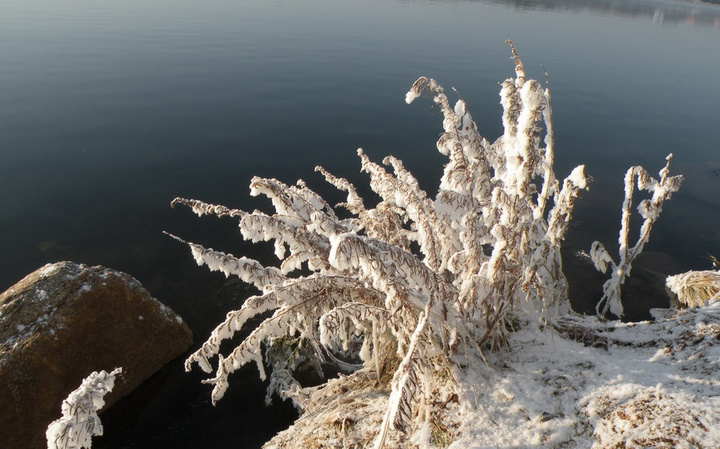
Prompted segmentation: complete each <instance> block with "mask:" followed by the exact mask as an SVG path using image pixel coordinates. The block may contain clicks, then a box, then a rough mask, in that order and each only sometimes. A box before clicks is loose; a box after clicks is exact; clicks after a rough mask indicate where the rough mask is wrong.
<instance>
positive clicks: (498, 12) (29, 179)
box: [0, 0, 720, 447]
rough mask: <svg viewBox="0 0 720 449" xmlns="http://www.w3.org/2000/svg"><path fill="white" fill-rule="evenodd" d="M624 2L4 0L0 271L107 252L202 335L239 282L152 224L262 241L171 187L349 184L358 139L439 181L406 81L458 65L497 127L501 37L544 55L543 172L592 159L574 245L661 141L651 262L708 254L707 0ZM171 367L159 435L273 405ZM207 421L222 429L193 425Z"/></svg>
mask: <svg viewBox="0 0 720 449" xmlns="http://www.w3.org/2000/svg"><path fill="white" fill-rule="evenodd" d="M620 3H621V2H613V1H601V0H597V1H569V0H568V1H559V0H558V1H552V0H548V1H529V0H523V1H514V2H505V1H503V2H501V1H496V2H492V1H372V0H371V1H349V0H339V1H336V0H334V1H329V0H313V1H302V2H301V1H291V0H275V1H245V0H233V1H231V0H207V1H202V2H200V1H191V0H172V1H170V0H151V1H147V0H143V1H140V0H129V1H122V2H118V1H110V0H92V1H90V0H65V1H63V2H55V1H49V0H22V1H20V0H4V1H3V2H2V3H1V4H0V204H2V207H0V236H2V237H0V250H1V251H2V254H3V257H2V259H1V261H0V287H1V288H6V287H8V286H10V285H12V284H13V283H14V282H16V281H17V280H19V279H20V278H21V277H22V276H23V275H25V274H26V273H28V272H30V271H32V270H34V269H35V268H37V267H39V266H40V265H42V264H44V263H47V262H54V261H57V260H66V259H70V260H74V261H77V262H82V263H86V264H102V265H105V266H109V267H112V268H116V269H119V270H122V271H126V272H128V273H130V274H132V275H134V276H135V277H136V278H138V279H139V280H140V281H141V282H143V284H144V285H146V287H148V289H150V290H151V292H152V293H153V295H155V296H156V297H158V298H159V299H161V300H162V301H164V302H166V303H168V304H169V305H171V306H172V307H173V308H175V309H176V310H178V311H179V312H180V313H181V314H182V315H183V316H184V317H185V318H186V320H187V321H188V322H189V323H190V325H191V326H192V327H193V330H194V331H195V332H196V339H197V340H198V341H200V340H201V339H203V338H204V337H205V336H206V335H207V332H208V329H209V328H210V326H212V324H213V323H214V322H215V321H217V320H218V319H219V317H222V316H223V315H224V312H225V310H226V309H227V308H229V307H230V306H232V305H234V304H236V303H237V301H238V300H237V299H234V298H235V297H239V296H241V295H242V293H237V292H235V293H232V294H230V293H227V291H226V290H221V292H223V291H225V293H220V294H218V293H217V291H218V289H219V288H220V287H221V286H222V285H223V279H222V277H218V276H214V275H209V274H206V273H205V269H204V268H196V267H195V266H194V263H193V262H192V260H191V257H190V254H189V252H188V251H187V249H186V248H184V247H182V246H181V245H178V244H177V243H176V242H174V241H172V240H170V239H168V238H167V237H165V236H163V235H162V234H161V231H163V230H167V231H170V232H173V233H175V234H178V235H181V236H183V237H185V238H188V239H191V240H194V241H197V242H199V243H203V244H206V245H209V246H213V247H215V248H217V249H222V250H226V251H233V252H240V251H249V252H250V253H251V254H253V255H255V256H256V257H260V258H264V257H266V256H265V255H263V254H261V253H257V252H253V251H256V250H253V249H251V248H249V247H248V246H247V245H243V244H242V243H240V242H238V241H237V240H238V239H237V238H236V237H237V232H236V230H235V227H234V226H235V225H234V223H233V222H226V221H222V220H216V219H212V218H203V219H198V218H196V217H194V216H192V214H190V213H189V212H188V211H186V210H180V209H178V210H172V209H170V207H169V202H170V200H171V199H172V198H173V197H175V196H185V197H191V198H198V199H203V200H206V201H209V202H216V203H224V204H226V205H229V206H234V207H243V208H255V207H267V204H266V203H265V202H263V201H261V200H256V199H250V198H249V197H248V188H247V186H248V183H249V180H250V178H251V176H253V175H256V174H257V175H262V176H272V177H277V178H279V179H281V180H283V181H285V182H293V181H294V180H296V179H298V178H303V179H305V180H306V181H307V182H308V183H309V184H310V185H311V186H312V187H316V188H317V189H319V190H321V191H323V192H324V191H325V189H327V187H325V186H324V184H323V182H321V181H320V178H319V177H318V176H317V175H316V174H315V173H314V172H313V167H314V166H315V165H317V164H322V165H323V166H325V167H326V168H328V169H329V170H331V171H333V172H334V173H336V174H338V175H342V176H346V177H348V178H350V179H352V180H354V181H356V184H358V185H363V184H364V183H365V178H364V177H363V176H362V175H360V174H359V173H358V171H359V163H358V161H357V159H356V156H355V149H356V148H357V147H363V148H364V149H365V151H366V153H368V154H369V155H370V156H371V157H372V158H374V159H375V160H380V159H381V158H382V157H383V156H385V155H387V154H394V155H396V156H397V157H399V158H401V159H403V160H404V161H405V164H406V166H407V167H409V168H410V169H411V170H412V171H413V172H414V173H416V175H417V176H418V178H419V179H420V181H421V183H422V185H423V186H425V187H426V188H427V189H428V190H429V191H433V190H434V189H436V187H437V180H438V179H439V176H440V173H441V164H442V162H443V159H442V157H441V156H440V155H439V154H438V153H437V152H436V151H435V149H434V142H435V140H436V139H437V137H438V135H439V133H440V131H441V120H440V115H439V113H438V111H435V110H433V109H432V107H431V102H430V100H422V101H419V102H416V103H413V104H412V105H411V106H408V105H406V104H405V102H404V94H405V92H406V91H407V90H408V88H409V87H410V85H411V84H412V82H413V81H414V80H415V79H416V78H417V77H418V76H421V75H425V76H430V77H433V78H436V79H437V80H438V81H440V83H441V84H443V85H444V86H446V88H448V89H449V88H450V87H453V86H454V87H456V88H457V90H458V92H459V94H460V95H461V96H462V97H463V98H464V99H465V100H466V102H467V103H468V105H469V108H470V110H471V112H472V114H473V116H474V117H475V119H476V121H477V122H478V125H479V128H480V130H481V132H482V133H483V134H484V135H485V136H487V137H488V138H489V139H491V140H493V139H495V138H496V137H497V136H498V135H499V134H500V131H501V123H500V106H499V104H498V101H499V98H498V95H497V94H498V90H499V85H498V82H500V81H502V80H504V79H505V78H507V77H509V76H511V75H512V73H513V72H512V70H513V66H512V62H511V61H510V60H509V56H510V55H509V51H508V48H507V46H506V45H505V44H504V43H503V41H504V40H505V39H508V38H510V39H512V40H513V41H514V42H515V44H516V46H517V48H518V51H519V52H520V55H521V57H522V59H523V61H524V63H525V67H526V70H527V71H528V74H529V75H530V76H532V77H534V78H537V79H545V77H546V75H545V72H547V79H548V80H549V83H550V87H551V89H552V92H553V103H554V105H553V107H554V118H555V135H556V152H557V166H556V168H557V172H558V175H560V176H562V175H564V174H566V173H569V171H570V169H571V168H572V167H574V166H575V165H577V164H587V172H588V173H589V174H591V175H592V177H593V178H594V182H593V183H592V185H591V190H590V191H589V192H587V193H586V194H584V195H583V198H582V199H581V201H580V203H579V205H578V210H577V214H576V225H575V227H574V228H573V230H572V233H571V235H570V237H569V243H570V244H571V246H573V247H575V248H584V249H587V248H588V247H589V244H590V242H592V240H594V239H601V240H603V241H604V242H605V243H606V246H608V247H610V248H612V247H614V246H615V243H614V240H615V239H616V234H617V230H618V228H619V215H620V203H621V201H622V176H623V174H624V171H625V170H626V169H627V167H629V166H631V165H635V164H641V165H643V166H645V167H646V168H647V169H648V170H650V171H651V172H657V170H659V169H660V168H661V167H662V165H663V163H664V158H665V156H666V155H667V154H668V153H670V152H672V153H674V154H675V159H674V171H675V172H677V173H683V174H685V175H686V177H687V179H686V182H685V184H684V185H683V187H682V189H681V192H679V193H678V194H677V195H675V196H674V197H673V199H672V200H671V201H670V202H669V203H667V204H666V206H665V211H664V213H663V216H662V217H661V218H660V220H659V222H658V224H657V226H656V229H655V230H654V233H653V236H652V238H651V243H650V244H649V245H648V246H647V249H646V251H647V252H648V253H649V254H652V255H654V257H655V259H656V260H663V261H667V263H666V264H665V266H672V267H675V268H677V269H683V270H685V269H690V268H709V266H710V265H709V259H708V257H707V256H708V254H714V255H716V256H720V232H719V231H720V229H719V226H718V223H720V200H718V192H720V152H719V150H720V145H719V144H720V119H719V117H720V114H719V110H718V108H719V106H718V98H720V92H719V91H720V88H718V84H717V83H716V82H715V80H717V79H718V78H720V45H718V42H720V7H717V6H711V5H699V4H691V3H683V2H674V1H650V0H647V1H634V2H622V4H620ZM328 195H330V196H331V197H333V195H334V193H331V192H329V193H328ZM333 198H337V199H339V196H337V195H336V196H335V197H333ZM228 288H229V287H225V289H228ZM168 376H169V377H166V378H163V379H164V380H158V381H157V384H156V386H157V390H159V391H162V392H163V393H159V395H160V397H161V398H167V397H170V396H172V395H177V391H178V390H181V391H187V390H189V389H190V390H192V391H193V393H190V395H191V396H192V397H191V398H188V397H187V396H182V398H183V399H179V400H178V401H180V402H182V405H176V406H173V407H171V406H168V405H167V403H166V402H165V403H164V404H166V405H162V406H161V405H151V406H147V405H143V407H145V410H165V411H164V412H162V413H160V412H157V413H154V414H155V415H158V414H163V413H165V414H168V413H170V412H168V410H169V409H173V411H174V412H177V413H179V414H180V416H182V417H181V418H178V417H177V416H175V418H174V421H173V422H175V423H177V422H183V423H187V424H186V425H182V426H179V425H177V424H175V425H174V427H172V426H171V427H172V429H173V430H172V431H170V432H171V433H172V434H173V435H178V436H177V440H178V441H184V442H186V443H187V447H190V446H191V445H193V444H195V443H197V442H200V441H208V438H211V437H209V435H217V437H212V438H216V439H215V440H213V441H216V442H217V441H226V439H227V435H228V434H232V432H233V430H232V429H236V428H238V426H241V425H242V424H241V422H245V423H253V424H250V425H247V428H246V429H245V428H243V429H245V430H243V432H246V431H247V432H248V435H249V434H250V432H251V431H259V436H257V437H256V438H255V440H253V441H256V443H253V444H259V443H257V441H261V440H262V439H264V438H266V437H267V434H272V433H273V432H274V431H275V430H273V429H274V428H272V427H268V426H263V425H262V423H263V422H265V423H267V421H268V420H270V418H267V417H265V418H262V417H260V418H257V416H256V418H257V419H259V420H260V424H258V422H257V421H252V419H251V416H245V415H242V414H236V415H235V416H236V417H237V416H240V417H243V416H245V417H244V418H242V419H240V418H237V420H238V422H231V421H228V418H219V417H221V416H224V417H226V416H227V415H228V413H227V410H226V411H225V413H224V414H223V413H221V412H222V410H221V411H215V412H212V411H211V412H209V411H207V408H208V407H209V405H208V404H207V403H206V402H207V391H206V389H205V386H197V387H195V385H196V384H197V379H191V382H192V385H193V386H189V384H188V380H187V379H188V377H187V376H186V375H184V374H183V375H182V376H186V377H180V378H176V377H173V376H175V375H174V374H171V375H170V374H169V375H168ZM254 376H255V373H254V372H253V371H248V374H247V376H246V377H247V378H248V379H250V378H252V377H254ZM168 378H169V379H170V380H168ZM248 382H250V381H249V380H248ZM261 388H262V387H261V386H259V384H257V385H256V386H254V387H250V388H248V390H253V389H255V390H258V389H261ZM243 394H246V395H245V396H243ZM247 394H249V393H247V392H246V393H242V394H240V393H238V395H236V396H235V399H227V400H224V401H226V404H228V405H221V407H225V408H226V409H228V410H234V409H236V408H237V405H238V404H243V403H244V402H245V401H246V400H249V399H247V398H248V396H247ZM193 395H194V396H193ZM256 399H257V398H256ZM258 400H259V399H258ZM158 401H159V400H158ZM166 401H167V400H166ZM183 401H184V402H183ZM203 401H205V402H203ZM231 401H234V402H231ZM159 402H161V403H162V401H159ZM153 404H155V403H153ZM188 404H192V408H191V409H190V408H188V407H190V406H189V405H188ZM253 404H254V403H253ZM153 407H157V408H153ZM163 407H164V408H163ZM233 407H235V408H233ZM250 409H252V407H250ZM212 413H216V415H212V416H213V417H212V419H210V418H208V420H207V421H203V423H204V424H202V425H200V424H198V421H197V420H196V421H193V419H195V418H193V417H197V416H200V415H203V416H204V415H205V414H212ZM273 413H274V412H273ZM148 414H153V413H151V412H145V414H144V415H143V418H142V419H145V420H146V421H142V420H141V422H144V423H145V424H144V425H145V430H143V431H142V432H141V431H138V432H139V433H138V434H137V435H135V436H134V437H133V438H130V439H128V440H126V441H125V442H123V443H114V444H117V445H118V446H117V447H121V446H122V445H126V446H127V447H150V445H151V443H150V441H151V440H152V438H151V437H150V436H148V435H150V434H152V432H150V431H149V430H147V429H148V427H151V424H152V423H154V422H155V421H152V420H151V419H150V418H148V417H147V416H146V415H148ZM246 415H247V413H246ZM250 415H257V414H252V413H251V414H250ZM208 416H210V415H208ZM263 416H264V415H263ZM268 416H269V415H268ZM273 416H274V415H273ZM198 419H199V418H198ZM223 419H224V420H225V421H222V420H223ZM272 419H276V418H272ZM218 420H221V421H222V422H224V423H225V424H224V427H223V424H222V423H221V424H217V425H212V426H211V425H210V424H208V423H209V422H216V421H218ZM263 420H264V421H263ZM119 422H122V420H120V421H119ZM161 423H162V421H161ZM157 425H163V424H157ZM133 426H136V427H138V428H142V426H143V424H137V422H134V423H131V424H127V425H126V426H125V427H129V428H131V427H133ZM168 426H169V425H168ZM208 426H209V427H210V428H208ZM213 426H214V427H213ZM120 427H123V426H120ZM240 428H242V427H240ZM228 429H229V430H228ZM143 432H144V433H143ZM263 432H265V433H263ZM189 435H194V436H193V437H190V436H189ZM156 437H157V435H156ZM164 438H166V439H168V438H170V437H169V436H168V435H165V437H164ZM128 441H132V443H128ZM107 444H110V443H107ZM180 447H182V446H180ZM194 447H197V445H195V446H194ZM246 447H252V446H246Z"/></svg>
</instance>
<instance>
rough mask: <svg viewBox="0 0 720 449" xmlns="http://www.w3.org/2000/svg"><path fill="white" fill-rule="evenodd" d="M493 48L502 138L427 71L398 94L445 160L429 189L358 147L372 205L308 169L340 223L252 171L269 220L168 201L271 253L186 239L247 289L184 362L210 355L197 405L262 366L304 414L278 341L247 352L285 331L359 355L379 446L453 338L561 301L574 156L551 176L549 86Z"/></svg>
mask: <svg viewBox="0 0 720 449" xmlns="http://www.w3.org/2000/svg"><path fill="white" fill-rule="evenodd" d="M508 43H509V44H510V46H511V48H512V53H513V58H514V61H515V75H516V76H515V77H514V78H511V79H507V80H505V81H504V82H503V83H502V89H501V92H500V97H501V104H502V107H503V117H502V118H503V127H504V133H503V135H502V136H500V137H499V138H498V139H497V140H496V141H495V142H494V143H490V142H489V141H488V140H487V139H485V138H484V137H483V136H481V135H480V134H479V132H478V129H477V126H476V124H475V123H474V122H473V120H472V117H471V116H470V114H469V113H468V111H467V108H466V104H465V102H464V101H462V100H459V101H457V102H456V103H455V105H454V107H453V106H451V105H450V101H449V100H448V98H447V96H446V94H445V92H444V90H443V88H442V87H441V86H440V85H439V84H438V83H437V82H436V81H435V80H432V79H428V78H420V79H418V80H417V81H416V82H415V83H414V84H413V86H412V88H411V90H410V91H409V92H408V93H407V96H406V101H407V103H411V102H412V101H413V100H415V99H416V98H417V97H419V96H421V95H422V94H423V93H429V94H431V95H432V96H433V99H434V102H435V104H436V105H437V106H438V107H439V109H440V110H441V111H442V114H443V128H444V132H443V134H442V135H441V137H440V139H439V140H438V143H437V148H438V150H439V151H440V152H441V153H442V154H443V155H445V156H447V157H448V162H447V164H446V165H445V168H444V172H443V175H442V178H441V180H440V185H439V191H438V193H437V195H436V196H435V198H434V199H433V198H431V197H430V196H429V195H428V194H427V193H426V192H425V191H423V190H422V189H421V188H420V187H419V185H418V182H417V180H416V179H415V178H414V177H413V175H412V174H411V173H410V172H409V171H408V170H407V169H405V167H404V166H403V163H402V161H400V160H398V159H396V158H394V157H387V158H385V159H384V161H383V163H384V165H385V166H383V165H379V164H377V163H375V162H372V161H371V160H370V159H369V158H368V157H367V156H366V155H365V154H364V153H363V151H362V150H358V155H359V157H360V162H361V169H362V171H363V172H366V173H368V174H369V178H370V187H371V188H372V190H373V191H374V192H375V193H377V194H378V196H379V197H380V201H379V202H378V203H377V204H375V205H374V206H369V205H367V204H366V203H365V202H364V200H363V198H361V197H360V195H359V194H358V192H357V190H356V188H355V187H354V186H353V185H352V184H351V183H350V182H349V181H348V180H346V179H342V178H338V177H335V176H333V175H332V174H330V173H329V172H327V171H326V170H325V169H323V168H322V167H317V168H316V171H318V172H320V173H321V174H322V175H323V176H324V177H325V179H326V180H327V181H328V182H329V183H330V184H332V185H333V186H335V187H336V188H338V189H340V190H342V191H344V192H346V193H347V200H346V201H345V202H344V203H342V204H339V205H338V206H336V207H342V208H344V209H346V210H347V211H349V212H350V214H351V216H350V218H340V216H339V215H337V214H336V213H335V210H334V208H333V207H331V206H330V205H329V204H328V203H327V202H326V201H325V200H324V199H323V198H322V197H321V196H320V195H319V194H317V193H315V192H314V191H312V190H310V189H309V188H308V187H307V186H306V184H305V183H304V182H303V181H298V183H297V184H296V185H294V186H293V185H286V184H284V183H282V182H280V181H278V180H276V179H265V178H257V177H256V178H253V179H252V182H251V185H250V187H251V195H254V196H255V195H265V196H267V197H268V198H269V199H270V200H271V202H272V205H273V206H274V208H275V213H273V214H271V215H270V214H266V213H263V212H260V211H254V212H245V211H242V210H238V209H229V208H227V207H224V206H217V205H212V204H207V203H204V202H202V201H197V200H190V199H184V198H176V199H175V200H174V201H173V202H172V205H177V204H182V205H185V206H188V207H190V208H192V210H193V211H194V212H195V213H197V214H198V215H200V216H202V215H204V214H213V215H217V216H230V217H235V218H238V219H239V220H240V229H241V233H242V235H243V237H244V238H245V239H248V240H251V241H253V242H257V241H270V240H272V241H274V245H275V254H276V255H277V257H278V258H279V260H280V261H281V263H280V264H279V266H278V267H265V266H262V265H261V264H260V263H259V262H257V261H255V260H251V259H248V258H245V257H235V256H232V255H230V254H225V253H222V252H218V251H215V250H212V249H208V248H205V247H203V246H201V245H198V244H195V243H189V242H186V243H187V244H188V245H189V246H190V249H191V250H192V253H193V255H194V257H195V259H196V261H197V262H198V264H199V265H203V264H206V265H208V267H209V268H210V269H211V270H219V271H222V272H224V273H225V274H226V275H235V276H238V277H239V278H241V279H242V280H244V281H246V282H249V283H251V284H253V285H255V286H256V287H257V288H258V289H259V290H260V292H261V294H260V295H257V296H253V297H251V298H249V299H247V300H246V301H245V303H244V304H243V305H242V307H241V308H240V309H239V310H236V311H232V312H230V313H228V315H227V318H226V320H225V321H224V322H223V323H221V324H220V325H219V326H218V327H217V328H216V329H215V330H214V331H213V332H212V334H211V336H210V337H209V339H208V340H207V341H206V342H205V343H204V344H203V345H202V347H201V348H200V349H198V350H197V351H196V352H195V353H194V354H192V355H191V356H190V357H189V358H188V359H187V361H186V369H188V370H189V369H191V367H192V365H193V364H194V363H197V364H198V365H199V366H200V367H201V368H202V369H203V370H205V371H206V372H211V371H212V370H213V365H214V364H213V362H212V359H213V358H214V357H215V356H217V362H216V363H215V365H216V368H214V369H215V377H214V378H212V379H210V380H207V381H206V382H207V383H210V384H213V385H214V389H213V393H212V400H213V402H216V401H218V400H219V399H220V398H221V397H222V396H223V394H224V393H225V391H226V389H227V387H228V376H229V375H230V374H231V373H232V372H233V371H235V370H237V369H239V368H240V367H241V366H243V365H245V364H247V363H248V362H255V363H256V365H257V367H258V369H259V371H260V376H261V377H262V378H263V379H264V378H265V377H266V371H265V364H266V363H267V364H269V365H270V366H271V368H272V371H271V374H270V388H271V389H272V390H274V391H275V392H277V393H278V394H279V395H280V396H281V397H285V398H291V399H292V400H293V401H294V402H295V404H296V406H297V407H299V408H300V409H304V408H306V407H307V406H308V404H307V398H308V397H309V396H308V395H307V394H305V392H306V391H307V390H306V389H303V388H302V387H301V386H300V385H299V383H298V382H297V381H296V380H295V379H294V378H293V376H292V373H291V370H292V368H293V367H294V366H296V363H295V362H288V360H291V361H292V360H297V358H296V356H295V355H293V354H292V353H291V352H290V351H289V350H288V352H287V354H288V357H287V358H285V359H283V357H269V358H268V357H265V358H264V357H263V347H270V348H272V347H273V345H275V344H276V343H277V344H279V343H282V344H285V343H286V342H287V341H288V338H292V339H295V340H296V341H297V342H298V343H301V344H302V346H303V348H304V354H305V355H303V358H308V357H310V358H314V359H315V360H316V361H318V362H320V361H322V362H328V361H329V362H331V363H335V364H336V365H338V366H340V367H341V368H342V367H352V366H351V365H349V364H350V363H351V362H353V361H354V360H359V361H360V362H362V364H363V365H364V367H365V368H366V369H367V370H368V372H369V373H374V378H375V381H376V382H381V381H382V380H383V379H390V385H391V394H390V402H389V405H388V408H387V412H386V414H385V419H384V423H383V426H382V428H383V431H382V432H381V434H380V435H379V436H378V438H377V446H378V447H381V446H382V445H383V441H384V440H385V437H386V435H387V432H388V431H389V430H390V429H395V430H400V431H405V430H410V429H411V426H410V425H411V423H412V421H413V417H415V416H418V415H419V416H422V409H423V405H424V404H427V403H429V402H430V398H428V397H426V396H427V394H429V393H428V391H430V388H427V387H428V386H429V385H430V384H431V382H432V381H431V379H432V377H433V376H434V375H436V373H438V372H440V371H442V372H444V373H446V372H448V370H447V368H448V367H452V366H453V364H454V362H453V360H454V359H453V356H454V355H455V354H456V353H457V352H458V351H459V350H460V349H461V348H465V349H466V350H480V351H482V350H485V349H487V348H500V347H502V346H503V344H504V343H505V341H506V336H507V328H506V327H507V324H508V323H509V321H510V318H511V316H513V315H514V316H515V318H513V319H514V320H515V321H518V320H517V318H519V319H520V320H519V321H522V322H524V323H534V325H536V326H537V325H542V324H543V323H544V322H546V321H547V320H549V319H551V318H552V317H553V316H554V315H555V314H557V313H561V312H565V311H568V310H569V307H568V300H567V282H566V279H565V276H564V275H563V272H562V263H561V258H560V243H561V241H562V239H563V236H564V235H565V232H566V230H567V227H568V222H569V220H570V217H571V213H572V210H573V205H574V202H575V200H576V198H577V196H578V193H579V191H580V190H581V189H585V188H587V180H586V177H585V174H584V167H583V166H579V167H577V168H575V169H574V170H573V171H572V173H571V174H570V175H569V176H568V177H567V178H565V179H564V180H563V181H562V182H561V181H559V180H558V179H557V178H556V176H555V173H554V172H553V161H554V148H553V129H552V116H551V107H550V92H549V90H548V89H547V88H544V87H543V86H542V85H541V84H540V83H539V82H538V81H535V80H531V79H526V75H525V71H524V68H523V65H522V63H521V61H520V59H519V57H518V56H517V53H516V52H515V48H514V46H512V43H511V42H508ZM386 167H388V168H389V169H388V168H386ZM173 237H174V238H176V239H178V240H180V241H183V240H181V239H180V238H178V237H175V236H173ZM266 313H267V314H269V316H268V315H263V316H265V317H266V318H265V319H264V320H263V321H262V322H261V323H260V324H259V325H257V326H256V327H255V328H254V330H252V332H251V333H250V334H249V335H248V336H247V338H245V339H244V340H243V341H242V342H241V343H240V344H239V345H238V346H237V347H235V349H234V350H233V351H232V352H231V353H230V354H229V355H225V356H224V355H222V354H221V353H220V350H221V349H220V348H221V343H222V342H223V341H225V340H228V339H230V338H231V337H232V336H233V335H234V334H235V332H237V331H239V330H240V329H242V328H243V326H245V325H246V324H247V323H248V320H249V319H250V318H253V317H256V316H258V315H262V314H266ZM294 357H295V358H294ZM389 374H391V375H389Z"/></svg>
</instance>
